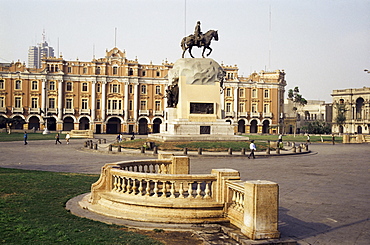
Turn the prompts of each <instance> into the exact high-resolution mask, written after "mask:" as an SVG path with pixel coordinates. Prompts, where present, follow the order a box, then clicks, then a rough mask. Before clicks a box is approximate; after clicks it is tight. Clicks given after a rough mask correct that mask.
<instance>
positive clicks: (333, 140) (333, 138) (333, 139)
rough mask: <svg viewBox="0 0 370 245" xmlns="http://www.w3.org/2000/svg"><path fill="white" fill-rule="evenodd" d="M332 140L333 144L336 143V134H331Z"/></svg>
mask: <svg viewBox="0 0 370 245" xmlns="http://www.w3.org/2000/svg"><path fill="white" fill-rule="evenodd" d="M331 141H332V142H333V145H335V136H334V134H332V135H331Z"/></svg>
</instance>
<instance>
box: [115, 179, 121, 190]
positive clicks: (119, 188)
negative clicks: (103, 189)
mask: <svg viewBox="0 0 370 245" xmlns="http://www.w3.org/2000/svg"><path fill="white" fill-rule="evenodd" d="M121 186H122V178H121V177H120V176H117V190H116V191H117V192H121V190H122V189H121Z"/></svg>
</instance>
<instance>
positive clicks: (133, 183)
mask: <svg viewBox="0 0 370 245" xmlns="http://www.w3.org/2000/svg"><path fill="white" fill-rule="evenodd" d="M136 190H137V186H136V179H132V192H131V194H132V195H136Z"/></svg>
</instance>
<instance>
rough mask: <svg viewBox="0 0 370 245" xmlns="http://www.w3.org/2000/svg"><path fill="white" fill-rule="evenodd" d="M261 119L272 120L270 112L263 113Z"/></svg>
mask: <svg viewBox="0 0 370 245" xmlns="http://www.w3.org/2000/svg"><path fill="white" fill-rule="evenodd" d="M263 118H272V112H264V113H263Z"/></svg>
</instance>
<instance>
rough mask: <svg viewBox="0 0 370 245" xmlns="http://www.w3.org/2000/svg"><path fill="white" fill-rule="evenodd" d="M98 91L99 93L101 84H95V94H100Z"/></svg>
mask: <svg viewBox="0 0 370 245" xmlns="http://www.w3.org/2000/svg"><path fill="white" fill-rule="evenodd" d="M100 91H101V84H100V83H97V84H96V92H98V93H100Z"/></svg>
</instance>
